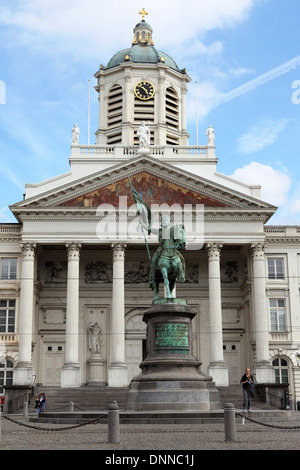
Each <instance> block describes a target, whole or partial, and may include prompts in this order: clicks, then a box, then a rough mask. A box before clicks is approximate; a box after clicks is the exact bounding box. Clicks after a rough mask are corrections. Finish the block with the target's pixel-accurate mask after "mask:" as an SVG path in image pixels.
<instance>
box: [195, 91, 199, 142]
mask: <svg viewBox="0 0 300 470" xmlns="http://www.w3.org/2000/svg"><path fill="white" fill-rule="evenodd" d="M195 84H196V131H197V145H199V139H198V83H197V82H195Z"/></svg>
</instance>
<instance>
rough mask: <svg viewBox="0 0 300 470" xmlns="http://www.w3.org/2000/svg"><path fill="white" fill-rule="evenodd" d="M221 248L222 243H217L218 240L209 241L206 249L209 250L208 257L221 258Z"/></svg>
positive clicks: (212, 258) (211, 258)
mask: <svg viewBox="0 0 300 470" xmlns="http://www.w3.org/2000/svg"><path fill="white" fill-rule="evenodd" d="M221 248H223V245H222V243H217V242H212V243H207V244H206V249H207V252H208V259H210V260H219V259H220V256H221Z"/></svg>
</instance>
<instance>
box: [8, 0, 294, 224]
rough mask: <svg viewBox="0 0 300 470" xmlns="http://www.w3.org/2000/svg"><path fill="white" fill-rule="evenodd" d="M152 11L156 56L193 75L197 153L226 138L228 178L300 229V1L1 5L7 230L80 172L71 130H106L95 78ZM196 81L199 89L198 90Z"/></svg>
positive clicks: (278, 220) (92, 0) (79, 0)
mask: <svg viewBox="0 0 300 470" xmlns="http://www.w3.org/2000/svg"><path fill="white" fill-rule="evenodd" d="M143 7H145V9H146V10H147V11H148V13H149V15H148V16H147V21H148V22H149V23H150V24H151V26H152V28H153V40H154V45H155V46H156V47H157V48H159V49H161V50H163V51H165V52H166V53H168V54H170V55H171V56H172V57H173V58H174V59H175V61H176V62H177V64H178V65H179V67H180V68H184V67H186V69H187V72H188V74H189V75H190V77H191V79H192V82H191V83H190V84H189V91H188V94H187V109H188V123H187V125H188V131H189V134H190V141H189V143H190V144H191V145H194V144H196V143H197V132H196V123H197V119H196V105H195V97H196V96H198V143H199V145H204V144H205V143H206V137H205V133H206V129H207V127H208V126H209V124H211V125H212V126H213V128H214V129H215V133H216V147H217V148H216V153H217V157H218V166H217V169H218V171H219V172H220V173H223V174H225V175H228V176H233V177H235V178H236V179H239V180H241V181H244V182H246V183H249V184H262V196H263V198H264V199H265V200H266V201H267V202H270V203H272V204H274V205H276V206H279V209H278V211H277V213H276V215H275V216H274V217H273V218H272V219H271V221H270V222H269V223H272V224H283V225H294V224H299V225H300V181H299V170H300V121H299V113H300V50H299V44H300V32H299V24H298V23H299V17H300V2H299V0H285V1H282V0H214V2H208V1H207V0H205V1H204V0H185V1H176V0H175V1H174V0H173V1H171V0H165V1H164V2H161V1H158V0H151V2H148V4H147V2H144V3H143V2H142V3H141V1H140V0H139V1H136V0H132V1H131V0H130V1H127V2H123V1H119V0H114V1H113V2H110V4H108V2H104V1H102V0H74V1H72V2H70V1H69V0H51V1H50V0H42V1H40V0H22V1H19V0H0V165H1V173H0V184H1V191H0V221H1V222H14V221H15V219H14V217H13V216H12V215H11V213H10V211H9V209H8V206H9V205H10V204H13V203H15V202H18V201H20V200H21V199H22V198H23V193H24V192H25V189H24V185H25V183H38V182H40V181H43V180H45V179H49V178H52V177H54V176H56V175H59V174H62V173H65V172H67V171H69V163H68V158H69V156H70V143H71V129H72V127H73V125H74V123H76V124H78V126H79V127H80V130H81V133H80V142H81V143H82V144H85V143H87V141H88V136H87V127H88V125H87V122H88V81H89V80H90V83H91V135H90V142H91V143H94V142H95V138H94V132H95V131H96V130H97V124H98V100H97V93H96V92H95V91H94V89H93V86H94V85H95V79H94V76H93V75H94V73H95V72H96V71H97V70H98V68H99V65H100V63H102V64H105V65H106V64H107V62H108V60H109V59H110V57H111V56H112V55H113V54H114V53H115V52H117V51H119V50H121V49H124V48H126V47H130V45H131V42H132V38H133V28H134V26H135V24H136V23H137V22H138V21H139V19H140V15H139V14H138V12H139V10H141V8H143ZM195 82H197V85H196V84H195Z"/></svg>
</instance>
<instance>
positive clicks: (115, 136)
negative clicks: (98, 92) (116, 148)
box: [107, 85, 123, 145]
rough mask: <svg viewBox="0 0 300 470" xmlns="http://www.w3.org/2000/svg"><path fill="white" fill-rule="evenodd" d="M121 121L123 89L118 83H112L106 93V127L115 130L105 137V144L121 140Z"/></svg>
mask: <svg viewBox="0 0 300 470" xmlns="http://www.w3.org/2000/svg"><path fill="white" fill-rule="evenodd" d="M122 121H123V89H122V87H121V86H120V85H114V86H113V87H112V88H111V89H110V90H109V94H108V100H107V127H108V129H114V128H116V127H118V130H117V131H114V132H113V133H112V134H110V135H108V137H107V144H108V145H109V144H117V143H121V142H122V128H121V125H122Z"/></svg>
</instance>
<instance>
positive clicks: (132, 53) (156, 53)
mask: <svg viewBox="0 0 300 470" xmlns="http://www.w3.org/2000/svg"><path fill="white" fill-rule="evenodd" d="M140 13H141V14H147V13H146V12H144V13H143V11H142V12H140ZM133 32H134V38H133V42H132V46H131V47H130V48H127V49H123V50H122V51H119V52H117V53H116V54H114V55H113V56H112V58H111V59H110V61H109V62H108V64H107V66H106V67H103V66H102V67H103V68H104V69H110V68H112V67H116V66H117V65H120V64H121V63H123V62H133V63H138V64H158V63H163V64H166V65H168V66H169V67H171V68H172V69H174V70H178V71H179V72H181V73H185V72H186V71H185V69H184V70H180V69H179V68H178V66H177V64H176V62H175V60H173V59H172V57H170V56H169V55H168V54H166V53H165V52H162V51H160V50H159V49H156V48H155V47H154V45H153V40H152V28H151V26H150V24H149V23H147V22H146V21H145V20H144V17H143V19H142V21H140V22H139V23H137V25H136V26H135V28H134V30H133Z"/></svg>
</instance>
